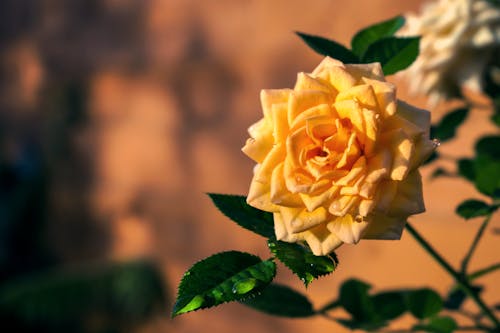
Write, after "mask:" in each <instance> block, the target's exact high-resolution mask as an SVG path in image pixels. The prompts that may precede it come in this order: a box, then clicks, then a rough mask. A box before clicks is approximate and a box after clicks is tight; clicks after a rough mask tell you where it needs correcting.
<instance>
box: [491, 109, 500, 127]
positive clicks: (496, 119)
mask: <svg viewBox="0 0 500 333" xmlns="http://www.w3.org/2000/svg"><path fill="white" fill-rule="evenodd" d="M491 121H492V122H493V123H494V124H495V125H497V126H500V112H498V111H497V112H495V113H494V114H492V115H491Z"/></svg>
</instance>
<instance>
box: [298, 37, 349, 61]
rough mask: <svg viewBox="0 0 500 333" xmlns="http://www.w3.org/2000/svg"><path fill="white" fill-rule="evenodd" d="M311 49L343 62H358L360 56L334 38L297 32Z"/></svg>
mask: <svg viewBox="0 0 500 333" xmlns="http://www.w3.org/2000/svg"><path fill="white" fill-rule="evenodd" d="M295 33H296V34H297V35H298V36H299V37H300V38H301V39H302V40H303V41H304V42H305V43H306V44H307V45H308V46H309V47H310V48H311V49H313V50H314V51H316V52H317V53H319V54H321V55H324V56H328V57H332V58H334V59H337V60H340V61H342V62H343V63H346V64H347V63H348V64H358V63H359V59H358V57H357V56H356V55H355V54H354V53H352V52H351V50H349V49H348V48H346V47H345V46H343V45H342V44H339V43H337V42H335V41H333V40H330V39H326V38H323V37H320V36H314V35H308V34H305V33H302V32H298V31H296V32H295Z"/></svg>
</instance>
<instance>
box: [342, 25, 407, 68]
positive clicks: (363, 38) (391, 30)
mask: <svg viewBox="0 0 500 333" xmlns="http://www.w3.org/2000/svg"><path fill="white" fill-rule="evenodd" d="M404 24H405V18H404V17H403V16H396V17H394V18H391V19H389V20H387V21H384V22H380V23H377V24H374V25H371V26H369V27H367V28H365V29H363V30H361V31H359V32H358V33H357V34H356V35H354V37H353V39H352V41H351V47H352V51H353V52H354V54H356V55H357V56H359V57H360V58H361V57H362V56H363V54H364V53H365V51H366V50H367V49H368V47H369V46H370V45H371V44H373V43H374V42H376V41H378V40H379V39H381V38H384V37H390V36H392V35H394V34H395V33H396V31H398V30H399V29H400V28H401V27H402V26H403V25H404Z"/></svg>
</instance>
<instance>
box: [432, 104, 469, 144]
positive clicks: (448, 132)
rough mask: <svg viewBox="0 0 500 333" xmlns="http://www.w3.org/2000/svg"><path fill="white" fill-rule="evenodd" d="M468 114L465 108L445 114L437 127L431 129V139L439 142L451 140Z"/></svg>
mask: <svg viewBox="0 0 500 333" xmlns="http://www.w3.org/2000/svg"><path fill="white" fill-rule="evenodd" d="M468 113H469V109H467V108H459V109H456V110H453V111H451V112H449V113H447V114H446V116H444V117H443V119H441V121H440V122H439V123H438V124H437V125H435V126H432V127H431V138H433V139H434V138H435V139H438V140H439V141H441V142H446V141H448V140H450V139H453V137H455V133H456V131H457V128H458V126H460V125H461V124H462V123H463V122H464V121H465V119H466V118H467V114H468Z"/></svg>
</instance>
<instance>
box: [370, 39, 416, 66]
mask: <svg viewBox="0 0 500 333" xmlns="http://www.w3.org/2000/svg"><path fill="white" fill-rule="evenodd" d="M419 42H420V37H406V38H402V37H386V38H382V39H380V40H378V41H376V42H375V43H373V44H372V45H370V46H369V47H368V49H367V50H366V52H365V54H364V55H363V58H362V59H361V60H362V61H363V63H371V62H379V63H380V64H381V65H382V70H383V71H384V74H385V75H390V74H394V73H396V72H398V71H400V70H403V69H405V68H407V67H408V66H410V65H411V64H412V63H413V62H414V61H415V59H417V56H418V52H419Z"/></svg>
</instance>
